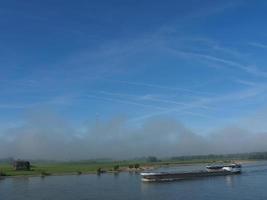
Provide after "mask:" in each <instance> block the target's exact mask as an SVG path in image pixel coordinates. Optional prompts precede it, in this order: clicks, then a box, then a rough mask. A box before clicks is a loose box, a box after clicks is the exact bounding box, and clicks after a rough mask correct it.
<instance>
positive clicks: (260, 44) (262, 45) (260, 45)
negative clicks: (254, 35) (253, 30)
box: [248, 42, 267, 49]
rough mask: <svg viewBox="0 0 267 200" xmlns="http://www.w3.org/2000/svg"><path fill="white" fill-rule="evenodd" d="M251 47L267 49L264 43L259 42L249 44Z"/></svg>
mask: <svg viewBox="0 0 267 200" xmlns="http://www.w3.org/2000/svg"><path fill="white" fill-rule="evenodd" d="M248 44H249V45H250V46H253V47H258V48H262V49H267V45H266V44H263V43H257V42H250V43H248Z"/></svg>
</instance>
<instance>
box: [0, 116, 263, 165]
mask: <svg viewBox="0 0 267 200" xmlns="http://www.w3.org/2000/svg"><path fill="white" fill-rule="evenodd" d="M127 120H128V119H127V118H123V117H117V118H116V117H114V118H113V119H110V120H108V121H101V120H99V121H97V122H94V123H92V124H87V125H86V127H85V128H79V129H78V128H74V127H72V126H71V125H70V124H69V123H68V122H67V121H66V120H64V119H63V118H61V117H60V116H58V115H56V114H53V113H49V112H47V113H44V112H42V113H33V114H30V115H28V116H27V119H26V120H25V123H24V124H23V125H21V126H20V127H16V128H10V129H8V130H5V131H3V132H2V133H1V134H0V158H4V157H14V158H25V159H26V158H27V159H53V160H79V159H93V158H116V159H124V158H134V157H141V156H150V155H154V156H159V157H170V156H180V155H200V154H225V153H241V152H254V151H266V150H267V146H266V144H267V134H266V133H254V132H252V131H249V130H247V129H245V128H239V127H237V126H231V127H225V128H223V129H221V130H217V131H214V132H212V133H209V134H206V135H205V136H203V135H199V134H198V133H195V132H193V131H191V130H190V128H188V127H186V126H185V125H184V124H183V123H181V122H179V121H177V120H175V119H172V118H167V117H166V118H164V117H158V118H151V119H148V120H146V121H145V122H144V123H143V124H142V125H141V126H138V127H130V126H129V125H128V122H127Z"/></svg>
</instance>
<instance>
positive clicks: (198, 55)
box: [169, 48, 267, 77]
mask: <svg viewBox="0 0 267 200" xmlns="http://www.w3.org/2000/svg"><path fill="white" fill-rule="evenodd" d="M169 50H171V51H172V52H174V53H177V54H178V55H180V56H186V57H188V58H192V57H194V58H198V59H204V60H208V61H212V62H217V63H221V64H224V66H225V67H234V68H237V69H241V70H242V71H244V72H247V73H249V74H252V75H255V76H260V77H267V72H266V71H263V70H261V69H259V68H257V67H256V66H253V65H246V64H242V63H240V62H238V61H233V60H229V59H225V58H221V57H216V56H212V55H209V54H201V53H194V52H187V51H182V50H176V49H170V48H169Z"/></svg>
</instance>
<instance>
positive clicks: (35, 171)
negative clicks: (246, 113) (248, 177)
mask: <svg viewBox="0 0 267 200" xmlns="http://www.w3.org/2000/svg"><path fill="white" fill-rule="evenodd" d="M218 161H219V160H216V162H218ZM210 162H215V160H211V159H194V160H165V161H157V162H146V161H136V160H134V161H112V162H111V161H110V162H95V163H94V162H93V163H92V162H62V163H32V170H31V171H15V170H14V169H13V167H12V166H11V165H10V164H0V174H2V176H47V175H60V174H62V175H63V174H88V173H97V170H98V169H99V168H101V169H102V170H104V171H106V172H114V167H115V166H119V168H118V169H116V170H115V171H117V170H119V171H120V170H122V171H130V170H133V171H134V170H142V169H148V168H154V167H160V166H166V165H172V164H173V165H174V164H177V165H178V164H195V163H210ZM223 162H227V161H226V160H224V161H223ZM135 164H138V165H139V167H140V168H138V169H135V168H134V167H133V169H129V166H130V165H132V166H134V165H135Z"/></svg>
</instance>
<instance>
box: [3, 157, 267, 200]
mask: <svg viewBox="0 0 267 200" xmlns="http://www.w3.org/2000/svg"><path fill="white" fill-rule="evenodd" d="M201 167H202V166H200V165H198V166H193V167H192V166H190V167H179V168H172V169H162V170H164V171H166V170H175V171H177V170H180V171H186V170H189V169H190V170H194V169H197V168H201ZM243 172H244V173H243V174H242V175H236V176H226V177H209V178H202V179H196V180H186V181H178V182H168V183H142V182H141V181H140V176H139V175H138V174H129V173H121V174H119V175H112V174H104V175H101V176H97V175H80V176H50V177H45V178H40V177H30V178H6V179H2V180H0V200H39V199H40V200H53V199H55V200H63V199H64V200H87V199H109V200H113V199H114V200H115V199H116V200H120V199H123V200H125V199H153V200H163V199H164V200H166V199H171V200H172V199H188V200H191V199H192V200H194V199H197V200H214V199H216V200H220V199H222V200H226V199H227V200H232V199H235V200H236V199H242V200H246V199H250V200H259V199H262V200H263V199H264V200H266V199H267V162H257V163H250V164H246V165H244V166H243Z"/></svg>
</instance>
